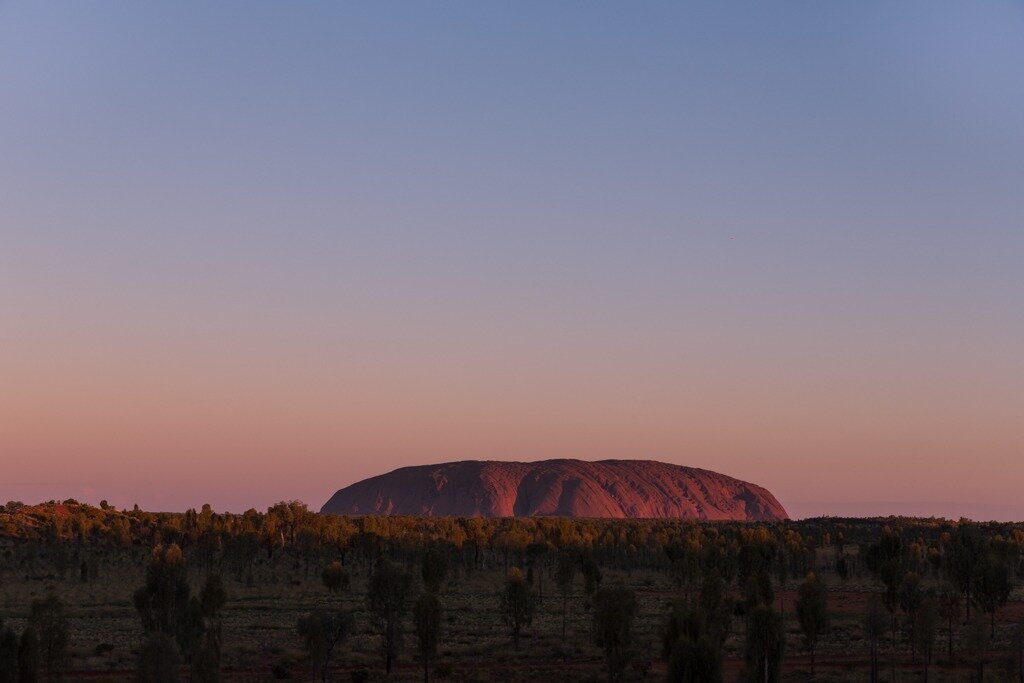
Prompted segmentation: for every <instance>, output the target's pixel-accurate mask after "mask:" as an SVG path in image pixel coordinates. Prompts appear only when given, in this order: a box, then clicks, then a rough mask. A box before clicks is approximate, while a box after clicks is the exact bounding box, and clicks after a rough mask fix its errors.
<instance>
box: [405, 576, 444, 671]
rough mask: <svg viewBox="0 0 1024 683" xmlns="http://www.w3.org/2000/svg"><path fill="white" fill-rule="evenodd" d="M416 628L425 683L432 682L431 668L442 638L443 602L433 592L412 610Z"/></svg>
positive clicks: (421, 597) (421, 598) (425, 594)
mask: <svg viewBox="0 0 1024 683" xmlns="http://www.w3.org/2000/svg"><path fill="white" fill-rule="evenodd" d="M412 620H413V624H414V625H415V628H416V645H417V648H416V649H417V650H418V652H419V655H420V662H421V663H422V664H423V681H424V683H428V682H429V681H430V667H431V666H432V665H433V663H434V658H435V657H437V643H438V640H439V639H440V637H441V601H440V600H438V599H437V595H436V594H435V593H433V592H425V593H423V595H421V596H420V599H419V600H417V601H416V605H415V607H413V610H412Z"/></svg>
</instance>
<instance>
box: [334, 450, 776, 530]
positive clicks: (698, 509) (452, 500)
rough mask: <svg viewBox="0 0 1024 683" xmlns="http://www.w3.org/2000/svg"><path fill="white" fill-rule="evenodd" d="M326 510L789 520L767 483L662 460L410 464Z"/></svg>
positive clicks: (349, 490) (338, 496)
mask: <svg viewBox="0 0 1024 683" xmlns="http://www.w3.org/2000/svg"><path fill="white" fill-rule="evenodd" d="M321 512H324V513H333V514H344V515H423V516H432V517H448V516H451V517H530V516H561V517H600V518H681V519H706V520H738V521H774V520H782V519H788V515H787V514H786V510H785V508H783V507H782V505H781V504H780V503H779V501H778V500H776V498H775V496H773V495H772V494H771V493H770V492H769V491H768V490H767V489H764V488H762V487H760V486H757V485H755V484H750V483H747V482H745V481H740V480H739V479H734V478H733V477H729V476H726V475H724V474H719V473H717V472H712V471H710V470H704V469H698V468H694V467H684V466H682V465H672V464H669V463H663V462H657V461H654V460H599V461H585V460H541V461H537V462H505V461H493V460H463V461H459V462H449V463H441V464H436V465H419V466H413V467H403V468H400V469H397V470H394V471H393V472H389V473H387V474H382V475H379V476H376V477H371V478H369V479H364V480H362V481H359V482H356V483H355V484H352V485H351V486H347V487H345V488H343V489H341V490H340V491H338V492H337V493H335V494H334V495H333V496H332V497H331V499H330V500H328V501H327V503H326V504H324V506H323V508H322V509H321Z"/></svg>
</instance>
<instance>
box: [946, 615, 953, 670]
mask: <svg viewBox="0 0 1024 683" xmlns="http://www.w3.org/2000/svg"><path fill="white" fill-rule="evenodd" d="M947 633H948V634H949V661H950V663H952V662H953V617H950V618H949V631H948V632H947Z"/></svg>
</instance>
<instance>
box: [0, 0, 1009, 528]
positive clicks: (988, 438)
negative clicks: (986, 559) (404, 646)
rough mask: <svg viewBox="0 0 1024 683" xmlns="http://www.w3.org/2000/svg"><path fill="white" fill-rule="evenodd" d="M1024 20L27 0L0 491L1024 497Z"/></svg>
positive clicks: (872, 507)
mask: <svg viewBox="0 0 1024 683" xmlns="http://www.w3.org/2000/svg"><path fill="white" fill-rule="evenodd" d="M1022 35H1024V4H1022V3H1021V2H1019V1H1014V2H1009V1H999V0H993V1H982V2H972V3H963V2H942V1H935V0H929V1H927V2H902V3H892V2H885V1H878V2H874V1H862V2H855V3H854V2H850V3H821V2H809V1H808V2H777V3H764V2H715V3H706V2H699V3H696V2H695V3H685V2H666V3H659V2H644V3H602V2H579V3H575V2H557V3H552V2H515V3H491V2H439V3H397V2H375V3H333V2H332V3H326V2H324V3H318V2H309V3H299V4H295V3H268V2H250V1H246V2H218V3H206V2H186V1H178V2H173V3H162V4H160V3H115V2H105V3H104V2H96V3H70V2H68V3H38V2H29V1H24V2H15V1H6V2H0V93H2V95H0V501H3V500H8V499H13V500H23V501H25V502H35V501H43V500H49V499H53V498H67V497H74V498H77V499H79V500H84V501H90V502H98V501H99V500H100V499H106V500H108V501H110V503H111V504H115V505H131V504H134V503H138V504H139V505H140V506H142V507H143V508H147V509H156V510H181V509H184V508H186V507H190V506H199V505H201V504H203V503H204V502H209V503H211V504H212V505H213V506H214V507H215V508H216V509H218V510H223V509H226V510H231V511H243V510H245V509H248V508H250V507H255V508H258V509H261V508H264V507H266V506H268V505H270V504H272V503H274V502H276V501H279V500H290V499H300V500H303V501H305V502H307V503H308V504H309V505H310V506H311V507H314V508H319V507H320V505H322V504H323V503H324V502H325V501H326V500H327V498H328V497H329V496H330V495H331V494H332V493H333V492H334V491H335V490H336V489H338V488H340V487H342V486H345V485H348V484H350V483H352V482H354V481H357V480H359V479H362V478H364V477H367V476H371V475H374V474H379V473H382V472H384V471H387V470H390V469H393V468H396V467H400V466H405V465H412V464H423V463H432V462H444V461H449V460H461V459H517V460H539V459H544V458H555V457H570V458H582V459H594V460H596V459H604V458H650V459H657V460H663V461H666V462H673V463H678V464H684V465H691V466H696V467H703V468H708V469H712V470H715V471H719V472H722V473H725V474H728V475H731V476H735V477H737V478H740V479H743V480H746V481H752V482H756V483H758V484H761V485H763V486H765V487H767V488H768V489H770V490H771V491H772V492H773V493H775V495H776V496H777V497H778V498H779V500H780V501H781V502H782V503H783V505H785V506H786V508H787V509H788V510H789V512H790V514H791V516H793V517H805V516H811V515H821V514H847V515H866V514H872V515H873V514H878V515H884V514H900V513H903V514H916V515H925V516H930V515H936V516H949V517H954V518H955V517H959V516H961V515H965V516H970V517H974V518H981V519H1015V520H1021V519H1024V498H1022V497H1021V495H1020V482H1021V481H1022V478H1024V457H1022V456H1024V315H1022V312H1024V182H1022V181H1024V117H1022V114H1021V113H1022V111H1024V68H1022V67H1024V40H1021V36H1022Z"/></svg>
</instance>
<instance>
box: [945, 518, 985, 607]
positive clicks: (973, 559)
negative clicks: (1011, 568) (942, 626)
mask: <svg viewBox="0 0 1024 683" xmlns="http://www.w3.org/2000/svg"><path fill="white" fill-rule="evenodd" d="M984 545H985V541H984V539H983V538H982V536H981V533H980V531H979V530H978V528H977V527H976V526H975V525H973V524H969V523H966V522H964V521H961V522H960V525H959V526H958V527H957V529H956V533H955V534H953V536H952V538H950V542H949V544H948V546H947V548H946V574H947V576H948V578H949V580H950V581H951V582H952V583H953V585H955V586H956V587H957V588H958V589H959V590H960V593H961V594H962V595H963V596H964V606H965V609H966V611H967V618H968V619H970V618H971V595H972V593H973V590H972V588H973V586H972V584H973V579H974V577H975V569H976V567H977V566H978V563H979V562H980V561H981V558H982V557H983V556H984V550H985V548H984Z"/></svg>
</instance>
